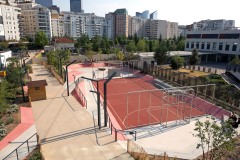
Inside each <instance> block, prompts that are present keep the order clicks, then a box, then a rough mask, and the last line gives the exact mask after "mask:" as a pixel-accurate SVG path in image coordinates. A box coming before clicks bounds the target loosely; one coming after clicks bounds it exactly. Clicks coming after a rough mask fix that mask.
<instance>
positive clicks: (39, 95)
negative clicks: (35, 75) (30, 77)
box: [27, 80, 47, 102]
mask: <svg viewBox="0 0 240 160" xmlns="http://www.w3.org/2000/svg"><path fill="white" fill-rule="evenodd" d="M27 86H28V96H29V97H30V98H29V99H31V101H32V102H33V101H40V100H46V99H47V95H46V86H47V81H46V80H40V81H31V82H28V83H27Z"/></svg>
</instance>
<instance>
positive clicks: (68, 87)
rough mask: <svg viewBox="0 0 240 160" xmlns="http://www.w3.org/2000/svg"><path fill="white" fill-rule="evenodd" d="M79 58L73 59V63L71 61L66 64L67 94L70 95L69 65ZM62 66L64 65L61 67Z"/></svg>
mask: <svg viewBox="0 0 240 160" xmlns="http://www.w3.org/2000/svg"><path fill="white" fill-rule="evenodd" d="M76 61H77V60H74V61H72V62H71V63H69V64H68V65H66V79H67V95H68V96H69V84H68V67H69V66H70V65H71V64H73V63H74V62H76ZM61 68H62V67H61Z"/></svg>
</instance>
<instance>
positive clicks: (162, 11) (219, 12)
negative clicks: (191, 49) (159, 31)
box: [53, 0, 240, 27]
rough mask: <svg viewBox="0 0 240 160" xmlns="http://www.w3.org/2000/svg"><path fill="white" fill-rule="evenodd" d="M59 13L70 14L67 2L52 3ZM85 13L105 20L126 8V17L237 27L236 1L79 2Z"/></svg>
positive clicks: (239, 22)
mask: <svg viewBox="0 0 240 160" xmlns="http://www.w3.org/2000/svg"><path fill="white" fill-rule="evenodd" d="M53 3H54V5H57V6H59V7H60V10H61V11H69V10H70V0H53ZM82 5H83V10H84V12H85V13H95V14H96V15H97V16H103V17H104V16H105V13H108V12H114V11H115V10H116V9H118V8H126V9H127V10H128V14H129V15H131V16H135V12H143V11H145V10H149V11H150V13H152V12H154V11H155V10H157V11H158V19H161V20H168V21H171V22H178V24H179V25H188V24H192V23H193V22H197V21H200V20H206V19H228V20H230V19H231V20H235V26H236V27H240V16H239V5H240V1H239V0H82Z"/></svg>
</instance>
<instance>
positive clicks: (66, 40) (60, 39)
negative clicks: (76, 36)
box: [54, 37, 74, 43]
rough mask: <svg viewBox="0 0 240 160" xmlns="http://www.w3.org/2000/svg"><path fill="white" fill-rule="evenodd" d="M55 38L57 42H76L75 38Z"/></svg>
mask: <svg viewBox="0 0 240 160" xmlns="http://www.w3.org/2000/svg"><path fill="white" fill-rule="evenodd" d="M54 40H55V42H56V43H74V40H72V39H70V38H66V37H61V38H55V39H54Z"/></svg>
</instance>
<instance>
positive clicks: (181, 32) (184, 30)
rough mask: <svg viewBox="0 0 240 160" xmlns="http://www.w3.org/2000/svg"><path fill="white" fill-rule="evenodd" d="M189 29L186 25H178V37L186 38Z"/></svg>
mask: <svg viewBox="0 0 240 160" xmlns="http://www.w3.org/2000/svg"><path fill="white" fill-rule="evenodd" d="M186 35H187V27H186V26H185V25H178V37H180V36H182V37H186Z"/></svg>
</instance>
